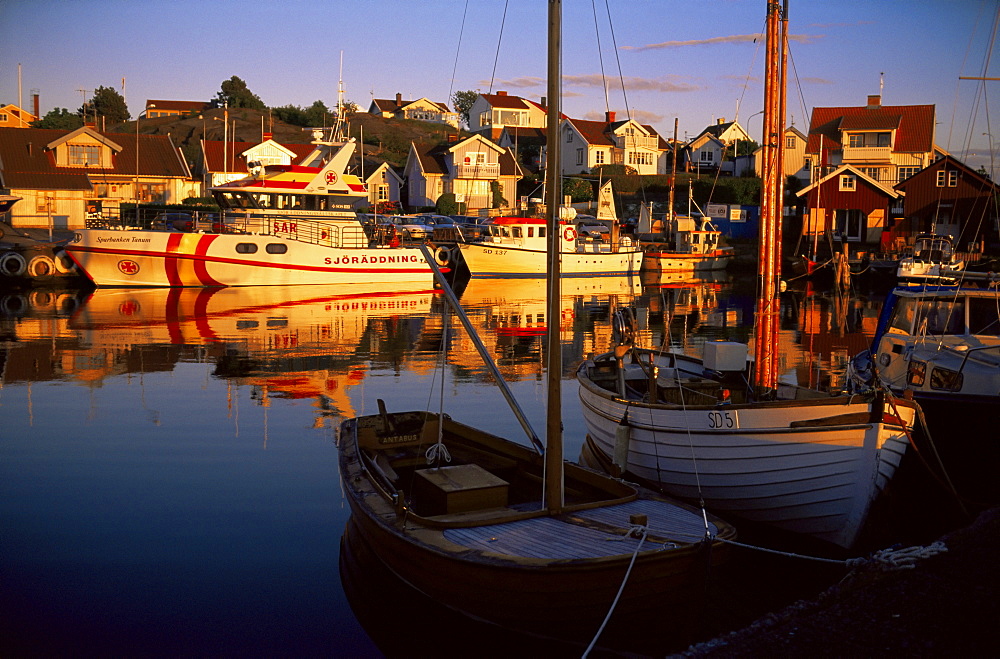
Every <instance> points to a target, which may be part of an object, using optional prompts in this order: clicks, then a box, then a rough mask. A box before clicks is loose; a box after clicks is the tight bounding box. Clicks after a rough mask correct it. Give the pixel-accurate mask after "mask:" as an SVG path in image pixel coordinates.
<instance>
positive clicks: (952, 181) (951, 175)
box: [948, 169, 958, 188]
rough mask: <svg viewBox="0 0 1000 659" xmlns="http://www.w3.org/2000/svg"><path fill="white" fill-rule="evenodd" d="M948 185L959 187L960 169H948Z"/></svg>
mask: <svg viewBox="0 0 1000 659" xmlns="http://www.w3.org/2000/svg"><path fill="white" fill-rule="evenodd" d="M948 187H949V188H957V187H958V170H957V169H950V170H948Z"/></svg>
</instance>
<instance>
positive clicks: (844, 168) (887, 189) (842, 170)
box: [795, 165, 905, 199]
mask: <svg viewBox="0 0 1000 659" xmlns="http://www.w3.org/2000/svg"><path fill="white" fill-rule="evenodd" d="M848 173H850V174H854V175H855V176H856V177H857V178H858V179H859V180H860V181H862V182H864V183H867V184H868V185H870V186H871V187H873V188H875V189H876V190H879V191H881V192H882V193H883V194H885V196H886V197H888V198H890V199H896V198H897V197H902V196H904V195H905V193H904V192H903V191H902V190H896V189H894V188H893V187H891V186H888V185H885V184H884V183H880V182H879V181H876V180H875V179H873V178H872V177H870V176H868V175H867V174H865V173H864V172H862V171H861V170H860V169H858V168H857V167H855V166H854V165H841V166H840V167H837V168H836V169H835V170H833V171H832V172H830V173H829V174H827V175H826V176H824V177H823V178H821V179H819V180H818V181H815V182H813V183H811V184H809V185H807V186H806V187H804V188H802V189H801V190H799V191H798V192H796V193H795V195H796V196H797V197H802V196H804V195H805V194H807V193H808V192H809V191H810V190H812V189H813V188H816V187H819V186H822V185H823V184H824V183H826V182H827V181H829V180H831V179H833V178H836V177H838V176H841V175H843V174H848Z"/></svg>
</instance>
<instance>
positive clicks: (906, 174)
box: [897, 167, 920, 183]
mask: <svg viewBox="0 0 1000 659" xmlns="http://www.w3.org/2000/svg"><path fill="white" fill-rule="evenodd" d="M919 171H920V168H919V167H900V168H899V170H898V177H899V180H898V181H897V183H902V182H903V181H905V180H906V179H908V178H910V177H911V176H913V175H914V174H916V173H917V172H919Z"/></svg>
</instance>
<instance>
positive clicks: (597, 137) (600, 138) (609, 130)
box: [566, 117, 672, 150]
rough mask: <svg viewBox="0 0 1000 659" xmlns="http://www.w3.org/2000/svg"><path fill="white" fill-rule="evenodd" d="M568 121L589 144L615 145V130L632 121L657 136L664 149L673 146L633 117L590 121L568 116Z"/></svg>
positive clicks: (659, 145) (650, 127) (650, 134)
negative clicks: (632, 118) (621, 119)
mask: <svg viewBox="0 0 1000 659" xmlns="http://www.w3.org/2000/svg"><path fill="white" fill-rule="evenodd" d="M566 122H567V123H569V124H570V125H572V126H573V127H574V128H575V129H576V131H577V132H578V133H580V136H581V137H583V139H584V140H586V141H587V144H589V145H591V146H608V147H612V146H615V142H614V139H613V136H614V131H615V130H616V129H618V128H620V127H622V126H624V125H625V124H627V123H629V122H631V123H634V124H635V125H637V126H641V127H642V128H643V130H645V131H646V132H648V133H649V136H650V137H652V136H654V135H655V136H656V138H657V146H658V147H659V148H660V149H661V150H662V149H670V148H672V147H671V146H670V145H669V144H668V143H667V141H666V140H664V139H663V136H662V135H660V134H659V133H657V132H656V129H655V128H653V127H652V126H650V125H648V124H640V123H639V122H637V121H633V120H631V119H626V120H624V121H590V120H588V119H571V118H569V117H566Z"/></svg>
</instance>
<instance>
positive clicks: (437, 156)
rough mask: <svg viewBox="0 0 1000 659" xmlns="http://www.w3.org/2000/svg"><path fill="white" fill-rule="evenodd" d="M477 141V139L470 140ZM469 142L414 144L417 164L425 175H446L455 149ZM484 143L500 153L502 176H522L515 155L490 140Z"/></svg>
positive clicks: (413, 151) (413, 150) (413, 148)
mask: <svg viewBox="0 0 1000 659" xmlns="http://www.w3.org/2000/svg"><path fill="white" fill-rule="evenodd" d="M469 139H475V137H472V138H469ZM468 141H469V140H462V142H458V143H456V142H439V143H436V144H428V143H417V142H412V143H411V144H412V146H411V149H412V153H414V154H415V155H416V158H417V164H418V165H419V166H420V170H421V171H422V172H423V173H424V174H438V175H444V174H447V173H448V156H449V154H450V153H452V152H453V151H454V149H455V148H456V147H457V146H458V145H459V144H464V143H465V142H468ZM483 141H484V142H487V143H489V144H492V145H493V146H494V147H496V148H497V150H499V151H500V154H499V156H498V161H499V164H500V176H522V174H523V173H522V171H521V168H520V166H519V165H518V164H517V161H516V160H515V159H514V156H513V154H511V152H510V149H504V148H501V147H499V146H497V145H495V144H493V142H491V141H490V140H486V139H483Z"/></svg>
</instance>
